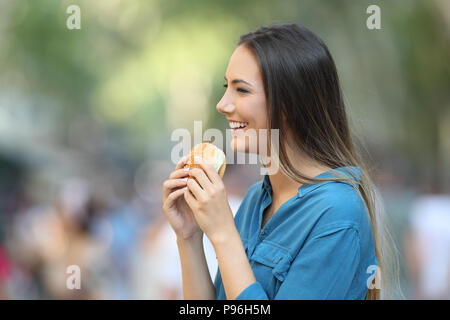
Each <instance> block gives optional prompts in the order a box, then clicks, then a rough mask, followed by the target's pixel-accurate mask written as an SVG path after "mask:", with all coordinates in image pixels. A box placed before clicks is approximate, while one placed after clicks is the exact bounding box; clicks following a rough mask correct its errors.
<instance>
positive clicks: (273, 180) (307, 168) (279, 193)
mask: <svg viewBox="0 0 450 320" xmlns="http://www.w3.org/2000/svg"><path fill="white" fill-rule="evenodd" d="M289 159H290V160H291V162H292V164H293V165H294V167H295V168H297V169H298V170H300V172H301V173H303V174H304V175H306V176H308V177H316V176H317V175H319V174H321V173H323V172H326V171H328V170H330V169H331V168H329V167H326V166H322V165H320V164H318V163H317V162H315V161H312V160H309V159H307V158H306V157H302V156H301V155H299V154H296V155H295V157H294V156H293V154H291V155H289ZM269 180H270V184H271V185H272V198H273V199H274V200H278V199H280V200H283V199H285V198H289V197H292V196H294V195H295V194H296V193H297V192H298V188H300V187H301V186H302V183H300V182H297V181H295V180H293V179H291V178H289V177H288V176H287V175H286V174H284V172H282V170H281V169H280V170H278V171H277V172H276V173H274V174H271V175H269Z"/></svg>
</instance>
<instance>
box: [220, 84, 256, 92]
mask: <svg viewBox="0 0 450 320" xmlns="http://www.w3.org/2000/svg"><path fill="white" fill-rule="evenodd" d="M223 87H224V88H228V85H227V84H224V85H223ZM236 90H237V91H239V92H241V93H250V91H248V90H245V89H244V88H237V89H236Z"/></svg>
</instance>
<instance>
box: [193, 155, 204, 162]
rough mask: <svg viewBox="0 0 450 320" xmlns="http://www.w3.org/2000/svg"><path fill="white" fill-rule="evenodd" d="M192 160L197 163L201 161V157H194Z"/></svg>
mask: <svg viewBox="0 0 450 320" xmlns="http://www.w3.org/2000/svg"><path fill="white" fill-rule="evenodd" d="M194 160H197V161H201V160H203V159H202V158H201V157H199V156H195V157H194Z"/></svg>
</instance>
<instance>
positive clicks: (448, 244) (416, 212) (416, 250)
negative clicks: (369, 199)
mask: <svg viewBox="0 0 450 320" xmlns="http://www.w3.org/2000/svg"><path fill="white" fill-rule="evenodd" d="M404 247H405V258H406V269H407V271H408V275H409V277H410V281H411V285H412V288H411V291H412V292H411V295H412V298H413V299H450V195H449V194H444V193H441V192H439V190H435V191H434V192H433V193H428V194H422V195H419V196H418V197H417V198H416V199H415V200H414V202H413V204H412V206H411V210H410V223H409V230H408V231H407V232H406V233H405V237H404Z"/></svg>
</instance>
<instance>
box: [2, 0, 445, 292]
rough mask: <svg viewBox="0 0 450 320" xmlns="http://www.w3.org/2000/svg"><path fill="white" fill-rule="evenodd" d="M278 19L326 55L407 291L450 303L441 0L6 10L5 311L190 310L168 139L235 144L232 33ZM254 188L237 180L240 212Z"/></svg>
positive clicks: (235, 171)
mask: <svg viewBox="0 0 450 320" xmlns="http://www.w3.org/2000/svg"><path fill="white" fill-rule="evenodd" d="M72 4H76V5H78V6H79V7H80V9H81V29H80V30H76V29H75V30H69V29H68V28H67V26H66V20H67V18H68V17H69V14H68V13H66V9H67V7H68V6H70V5H72ZM372 4H376V5H378V6H379V7H380V9H381V29H380V30H369V29H368V28H367V26H366V20H367V18H368V17H369V14H368V13H366V10H367V7H368V6H369V5H372ZM275 22H295V23H299V24H303V25H305V26H307V27H308V28H310V29H311V30H313V31H314V32H315V33H316V34H317V35H319V36H320V37H321V38H322V39H323V40H324V42H325V43H326V44H327V45H328V47H329V49H330V51H331V54H332V55H333V57H334V60H335V62H336V65H337V68H338V72H339V75H340V78H341V81H342V86H343V90H344V94H345V99H346V107H347V112H348V116H349V120H350V122H351V127H352V129H353V130H354V132H355V133H356V134H357V135H358V136H359V137H360V140H361V144H362V145H363V148H362V150H363V155H364V157H365V158H366V159H367V160H368V161H369V162H370V163H371V164H372V166H373V167H374V169H375V172H376V175H375V176H374V179H375V182H376V184H377V186H378V188H379V191H380V193H381V195H382V198H383V199H384V204H385V207H386V208H385V209H386V212H387V218H386V219H387V222H388V224H389V228H390V230H391V232H392V234H393V236H394V239H395V241H396V244H397V246H398V248H399V253H398V258H399V261H400V266H401V274H400V280H401V286H402V290H403V294H404V295H405V297H406V298H409V299H434V298H436V299H450V59H449V58H450V1H448V0H402V1H389V0H385V1H376V0H370V1H369V0H344V1H334V0H329V1H325V0H323V1H318V0H305V1H301V0H296V1H293V0H287V1H269V0H248V1H235V0H228V1H207V0H189V1H183V0H164V1H163V0H145V1H144V0H132V1H119V0H95V1H92V0H84V1H81V0H71V1H68V0H62V1H57V0H39V1H36V0H0V299H181V298H182V294H181V272H180V266H179V261H178V252H177V247H176V243H175V235H174V234H173V232H172V230H171V229H170V227H169V226H168V224H167V222H166V219H165V217H164V213H163V211H162V202H161V198H162V195H161V185H162V182H163V181H164V180H165V179H166V178H167V177H168V175H169V173H170V172H171V171H172V170H173V168H174V164H173V163H172V162H171V161H170V157H171V150H172V148H173V146H174V145H175V144H177V142H176V141H171V133H172V132H173V130H175V129H177V128H186V129H188V130H190V131H192V130H193V122H194V120H201V121H203V128H204V129H206V128H218V129H220V130H222V131H223V132H224V131H225V129H226V128H227V127H228V123H227V121H226V119H225V118H224V117H223V116H222V115H220V114H219V113H218V112H217V111H216V109H215V106H216V104H217V102H218V101H219V99H220V97H221V96H222V94H223V92H224V88H223V84H224V80H223V76H224V74H225V70H226V66H227V64H228V60H229V58H230V56H231V54H232V52H233V50H234V48H235V45H236V43H237V41H238V39H239V36H240V35H241V34H243V33H247V32H249V31H253V30H254V29H256V28H257V27H259V26H261V25H270V24H272V23H275ZM260 179H261V176H260V175H259V167H258V166H256V165H230V166H228V167H227V172H226V174H225V178H224V182H225V185H226V187H227V192H228V195H229V200H230V204H231V207H232V209H233V211H234V212H235V211H236V210H237V208H238V207H239V203H240V201H241V200H242V198H243V196H244V195H245V192H246V190H247V188H248V187H249V186H250V185H251V184H253V183H255V182H256V181H258V180H260ZM205 250H206V254H207V258H208V263H210V265H209V266H210V272H211V276H212V277H214V275H215V272H216V268H217V262H216V261H215V254H214V252H213V250H212V247H211V245H210V243H209V242H208V241H207V239H205ZM70 265H77V266H79V267H80V270H81V289H80V290H76V289H75V290H68V289H67V288H66V279H67V277H68V276H69V275H68V274H67V273H66V269H67V267H68V266H70Z"/></svg>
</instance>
